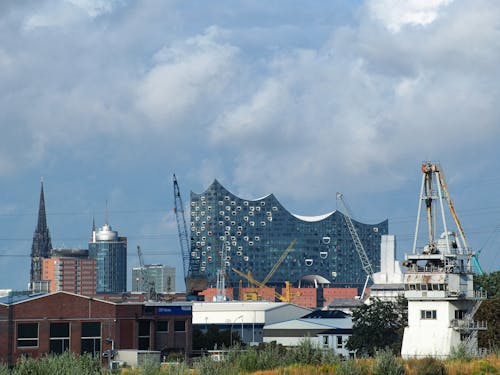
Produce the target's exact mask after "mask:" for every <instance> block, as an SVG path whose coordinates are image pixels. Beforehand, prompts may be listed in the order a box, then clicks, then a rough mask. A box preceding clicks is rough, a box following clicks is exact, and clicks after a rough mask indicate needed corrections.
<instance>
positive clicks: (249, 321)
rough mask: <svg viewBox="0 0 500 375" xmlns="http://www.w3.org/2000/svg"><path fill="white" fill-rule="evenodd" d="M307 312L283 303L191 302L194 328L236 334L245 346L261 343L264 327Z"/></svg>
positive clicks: (308, 311) (302, 308) (307, 312)
mask: <svg viewBox="0 0 500 375" xmlns="http://www.w3.org/2000/svg"><path fill="white" fill-rule="evenodd" d="M310 312H311V309H308V308H305V307H301V306H297V305H294V304H291V303H285V302H269V301H223V302H193V326H198V327H199V328H201V329H202V330H206V329H207V328H208V327H209V326H210V325H216V326H217V327H218V328H219V329H220V330H231V331H233V330H234V331H236V332H238V334H239V335H240V337H241V340H242V342H244V343H247V344H248V343H259V342H262V341H263V328H264V326H265V325H266V324H273V323H277V322H282V321H286V320H292V319H296V318H301V317H303V316H305V315H307V314H309V313H310Z"/></svg>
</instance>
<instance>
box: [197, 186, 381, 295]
mask: <svg viewBox="0 0 500 375" xmlns="http://www.w3.org/2000/svg"><path fill="white" fill-rule="evenodd" d="M190 208H191V254H190V264H189V274H188V278H189V277H192V278H206V280H207V285H208V286H209V287H214V286H215V285H216V281H217V269H219V268H220V267H221V264H222V262H224V266H225V269H226V275H227V277H226V286H228V287H238V286H239V282H240V279H241V276H239V275H238V274H236V273H235V272H234V271H232V268H236V269H238V270H239V271H242V272H244V273H247V272H251V274H252V276H253V277H254V278H255V279H257V280H259V281H262V280H264V278H265V277H266V276H267V274H268V273H269V271H270V270H271V269H272V267H273V265H275V264H276V262H277V261H278V260H279V258H280V257H281V255H282V254H283V252H284V251H285V249H286V248H287V247H288V246H289V245H290V244H291V242H292V241H293V240H295V241H296V243H295V245H294V247H293V248H292V250H291V251H290V252H289V253H288V255H287V257H286V258H285V259H284V261H283V262H282V263H281V265H280V266H279V267H278V268H277V270H276V272H275V273H274V275H273V276H272V277H271V279H270V280H269V282H268V283H267V285H269V286H278V287H282V286H283V284H284V282H285V281H291V282H292V283H294V284H298V281H299V280H301V279H303V278H304V277H306V276H311V275H314V276H321V277H323V278H325V279H327V280H328V281H329V282H330V283H331V286H336V287H343V286H350V287H362V286H363V284H364V282H365V279H366V275H365V273H364V271H363V269H362V267H361V261H360V259H359V257H358V255H357V252H356V249H355V246H354V242H353V240H352V237H351V235H350V233H349V230H348V227H347V225H346V223H345V219H344V216H343V214H342V213H340V212H339V211H334V212H332V213H330V214H327V215H323V216H320V217H301V216H297V215H293V214H291V213H290V212H288V211H287V210H286V209H285V208H284V207H283V206H282V205H281V204H280V203H279V202H278V200H277V199H276V198H275V197H274V195H272V194H271V195H268V196H266V197H263V198H260V199H257V200H246V199H242V198H239V197H237V196H235V195H234V194H232V193H230V192H229V191H228V190H226V189H225V188H224V187H223V186H222V185H221V184H220V183H219V182H218V181H217V180H215V181H214V182H213V183H212V184H211V185H210V186H209V188H208V189H207V190H206V191H205V192H203V193H201V194H197V193H193V192H191V207H190ZM353 223H354V226H355V228H356V230H357V232H358V235H359V237H360V239H361V241H362V243H363V246H364V248H365V251H366V253H367V256H368V258H369V259H370V261H371V263H372V267H373V270H374V272H378V271H380V241H381V236H382V235H384V234H387V233H388V221H387V220H385V221H382V222H380V223H378V224H373V225H370V224H363V223H360V222H357V221H354V220H353ZM243 281H244V282H246V281H245V280H243Z"/></svg>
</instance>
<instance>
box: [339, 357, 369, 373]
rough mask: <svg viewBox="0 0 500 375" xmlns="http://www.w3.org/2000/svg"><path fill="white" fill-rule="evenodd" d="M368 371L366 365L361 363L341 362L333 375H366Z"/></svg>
mask: <svg viewBox="0 0 500 375" xmlns="http://www.w3.org/2000/svg"><path fill="white" fill-rule="evenodd" d="M369 373H370V371H369V369H368V366H366V363H362V362H361V361H359V360H357V361H353V360H348V361H342V362H340V363H339V365H338V367H337V369H336V371H335V375H367V374H369Z"/></svg>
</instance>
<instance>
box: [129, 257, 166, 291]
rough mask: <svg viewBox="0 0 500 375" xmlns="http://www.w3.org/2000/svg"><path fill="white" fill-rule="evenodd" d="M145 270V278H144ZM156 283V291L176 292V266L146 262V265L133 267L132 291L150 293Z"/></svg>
mask: <svg viewBox="0 0 500 375" xmlns="http://www.w3.org/2000/svg"><path fill="white" fill-rule="evenodd" d="M143 271H144V280H143ZM147 281H149V283H154V288H155V292H156V293H174V292H175V268H174V267H170V266H164V265H161V264H146V265H145V266H144V267H134V268H132V291H133V292H143V293H148V292H149V288H150V287H151V285H147Z"/></svg>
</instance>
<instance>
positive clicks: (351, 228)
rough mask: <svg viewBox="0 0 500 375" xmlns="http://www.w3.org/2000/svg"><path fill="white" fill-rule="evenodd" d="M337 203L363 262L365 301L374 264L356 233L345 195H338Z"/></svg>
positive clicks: (362, 294)
mask: <svg viewBox="0 0 500 375" xmlns="http://www.w3.org/2000/svg"><path fill="white" fill-rule="evenodd" d="M337 202H339V203H340V205H341V207H342V209H343V211H344V219H345V223H346V225H347V228H348V229H349V233H350V234H351V237H352V240H353V241H354V247H355V248H356V252H357V253H358V257H359V260H360V261H361V267H362V268H363V271H365V274H366V281H365V285H364V287H363V292H362V293H361V299H363V296H364V294H365V290H366V286H367V285H368V280H369V279H372V281H373V267H372V264H371V263H370V259H368V255H366V251H365V248H364V247H363V243H362V242H361V240H360V238H359V235H358V232H357V231H356V228H355V227H354V224H353V223H352V220H351V213H350V211H349V210H348V208H347V205H346V204H345V202H344V194H342V193H337Z"/></svg>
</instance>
